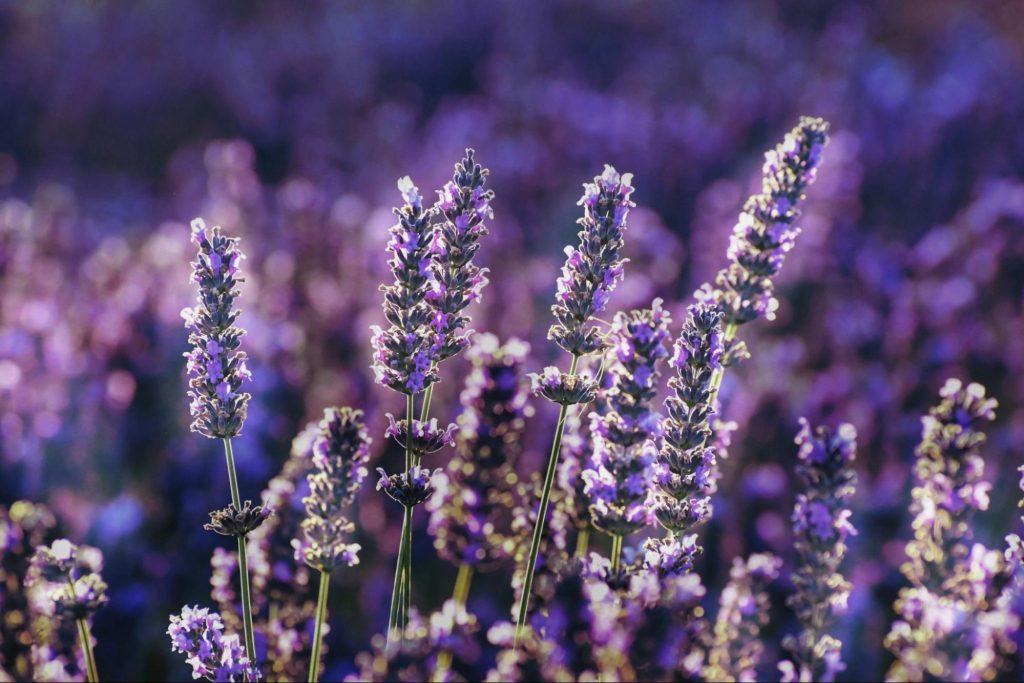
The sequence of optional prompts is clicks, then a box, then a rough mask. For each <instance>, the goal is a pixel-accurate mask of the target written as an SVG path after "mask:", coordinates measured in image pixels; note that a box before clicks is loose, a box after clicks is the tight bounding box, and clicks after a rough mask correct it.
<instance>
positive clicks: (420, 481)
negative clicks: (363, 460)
mask: <svg viewBox="0 0 1024 683" xmlns="http://www.w3.org/2000/svg"><path fill="white" fill-rule="evenodd" d="M441 471H442V470H440V469H436V470H430V469H427V468H425V467H420V466H419V465H413V466H412V467H411V468H410V469H409V471H408V472H400V473H398V474H388V473H387V472H385V471H384V468H383V467H378V468H377V474H379V475H380V479H378V480H377V490H378V491H383V492H384V493H385V494H387V496H388V497H389V498H391V499H392V500H393V501H395V502H396V503H400V504H401V505H403V506H405V507H407V508H412V507H415V506H417V505H419V504H420V503H422V502H424V501H425V500H427V499H428V498H430V496H431V495H432V494H433V493H434V483H433V478H434V477H435V476H437V475H438V474H440V473H441Z"/></svg>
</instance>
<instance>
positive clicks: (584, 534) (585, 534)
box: [573, 524, 590, 558]
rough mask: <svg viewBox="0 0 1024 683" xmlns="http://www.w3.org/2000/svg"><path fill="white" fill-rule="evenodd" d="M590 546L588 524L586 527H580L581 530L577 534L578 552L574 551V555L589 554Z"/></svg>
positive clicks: (583, 555) (582, 555) (579, 556)
mask: <svg viewBox="0 0 1024 683" xmlns="http://www.w3.org/2000/svg"><path fill="white" fill-rule="evenodd" d="M589 547H590V524H587V526H586V528H584V529H580V532H579V533H578V534H577V535H576V552H575V553H573V557H576V558H581V557H586V556H587V548H589Z"/></svg>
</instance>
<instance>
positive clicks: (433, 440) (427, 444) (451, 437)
mask: <svg viewBox="0 0 1024 683" xmlns="http://www.w3.org/2000/svg"><path fill="white" fill-rule="evenodd" d="M387 418H388V428H387V430H386V431H385V432H384V435H385V436H390V437H392V438H393V439H394V440H395V442H396V443H398V445H400V446H402V447H403V448H404V447H406V446H407V445H408V444H409V443H410V442H409V437H408V428H407V427H406V420H396V419H395V416H394V415H392V414H391V413H388V414H387ZM456 429H458V428H457V427H456V426H455V425H454V424H449V425H448V426H447V427H445V428H444V429H441V428H440V427H439V426H438V423H437V418H430V420H428V421H426V422H423V421H422V420H413V421H412V441H411V443H412V452H413V454H414V455H415V456H416V457H417V458H421V457H423V456H424V455H426V454H427V453H435V452H437V451H439V450H441V449H442V448H445V447H447V446H451V445H452V444H454V443H455V431H456Z"/></svg>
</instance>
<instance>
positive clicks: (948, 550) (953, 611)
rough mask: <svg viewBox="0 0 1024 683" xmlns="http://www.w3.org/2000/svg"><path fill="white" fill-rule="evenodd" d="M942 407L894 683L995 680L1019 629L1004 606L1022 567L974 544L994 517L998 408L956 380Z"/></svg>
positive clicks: (932, 433) (889, 641) (916, 506)
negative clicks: (991, 473) (987, 476)
mask: <svg viewBox="0 0 1024 683" xmlns="http://www.w3.org/2000/svg"><path fill="white" fill-rule="evenodd" d="M940 395H941V397H942V400H941V401H940V402H939V404H938V405H937V406H935V407H934V408H932V409H931V411H930V412H929V414H928V415H926V416H925V417H923V418H922V420H921V422H922V425H923V429H922V434H921V443H920V444H919V445H918V447H917V452H916V454H917V460H916V463H915V466H914V476H915V487H914V489H913V491H912V496H913V503H912V504H911V512H913V513H914V523H913V528H914V538H913V540H911V541H909V542H908V543H907V548H906V552H907V558H908V559H907V562H905V563H904V565H903V567H902V571H903V574H904V576H906V577H907V579H908V580H909V581H910V583H911V586H910V587H909V588H904V589H902V590H901V591H900V594H899V598H897V600H896V604H895V609H896V612H897V613H898V614H899V615H900V619H898V620H897V621H896V622H895V623H894V624H893V627H892V630H891V631H890V632H889V635H888V636H887V637H886V639H885V645H886V647H887V648H888V649H889V650H890V651H892V652H893V654H895V655H896V657H897V660H896V662H895V663H894V664H893V666H892V668H891V669H890V670H889V672H888V678H889V680H909V681H920V680H924V679H925V678H926V677H929V678H937V679H940V680H942V679H947V680H991V679H992V678H994V677H995V676H996V675H997V674H998V673H999V670H1000V668H1001V664H1002V655H1003V653H1006V652H1009V651H1011V649H1012V647H1013V643H1012V641H1010V636H1011V635H1012V634H1013V632H1015V631H1016V630H1017V628H1018V627H1019V619H1018V617H1017V616H1016V615H1015V614H1013V613H1012V611H1011V610H1012V605H1010V604H1009V603H1008V600H1006V599H1005V597H1006V596H1001V593H1002V592H1003V588H1004V586H1006V585H1007V583H1009V582H1010V580H1011V578H1012V575H1011V574H1012V572H1014V571H1015V569H1016V567H1015V566H1014V564H1015V562H1013V553H1011V554H1010V559H1011V562H1010V566H1009V567H1008V566H1007V563H1006V560H1005V558H1004V556H1003V554H1002V553H999V552H996V551H993V550H988V549H986V548H985V547H984V546H982V545H981V544H979V543H974V544H972V543H971V540H972V536H973V533H972V524H971V523H972V519H973V517H974V514H975V513H976V512H978V511H983V510H985V509H987V508H988V489H989V484H988V483H986V482H984V481H983V475H984V469H985V463H984V461H983V460H982V457H981V454H980V448H981V446H982V445H983V444H984V443H985V439H986V437H985V434H984V433H983V432H981V431H980V429H979V428H980V426H981V424H982V423H983V422H986V421H991V420H993V419H995V408H996V405H997V404H996V401H995V399H991V398H988V397H986V395H985V388H984V387H982V386H981V385H980V384H969V385H967V386H966V387H965V386H964V385H963V383H962V382H960V380H957V379H950V380H948V381H947V382H946V384H945V386H943V388H942V390H941V392H940Z"/></svg>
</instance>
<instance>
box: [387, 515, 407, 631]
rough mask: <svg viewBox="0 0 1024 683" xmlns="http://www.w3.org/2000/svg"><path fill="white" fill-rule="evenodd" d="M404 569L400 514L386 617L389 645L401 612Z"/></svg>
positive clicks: (403, 529)
mask: <svg viewBox="0 0 1024 683" xmlns="http://www.w3.org/2000/svg"><path fill="white" fill-rule="evenodd" d="M404 569H405V516H404V515H403V516H402V536H401V540H400V541H399V544H398V560H397V562H396V565H395V583H394V585H393V586H392V588H391V614H390V616H389V617H388V641H387V644H388V646H389V647H390V645H391V640H392V638H393V637H394V635H395V633H396V632H397V631H398V617H399V613H400V612H401V609H400V605H401V604H402V587H403V583H402V577H403V570H404Z"/></svg>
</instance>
